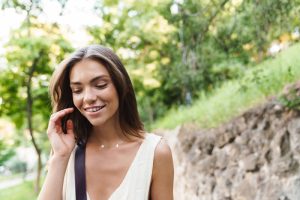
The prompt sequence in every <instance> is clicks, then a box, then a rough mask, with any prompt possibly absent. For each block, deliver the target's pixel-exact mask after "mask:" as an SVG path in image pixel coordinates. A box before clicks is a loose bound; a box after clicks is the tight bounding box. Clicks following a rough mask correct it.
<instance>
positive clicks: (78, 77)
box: [70, 59, 110, 82]
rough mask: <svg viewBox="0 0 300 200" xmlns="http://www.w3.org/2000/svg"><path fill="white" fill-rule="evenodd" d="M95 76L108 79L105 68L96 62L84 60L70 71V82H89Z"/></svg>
mask: <svg viewBox="0 0 300 200" xmlns="http://www.w3.org/2000/svg"><path fill="white" fill-rule="evenodd" d="M97 76H107V77H110V75H109V73H108V71H107V69H106V67H105V66H104V65H103V64H102V63H101V62H98V61H95V60H91V59H84V60H81V61H80V62H78V63H76V64H75V65H74V66H73V67H72V69H71V71H70V81H71V82H76V81H81V82H82V81H89V80H90V79H93V78H94V77H97Z"/></svg>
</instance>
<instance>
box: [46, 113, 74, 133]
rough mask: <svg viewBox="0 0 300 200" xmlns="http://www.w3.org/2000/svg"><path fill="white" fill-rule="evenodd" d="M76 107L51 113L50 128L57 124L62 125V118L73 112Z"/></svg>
mask: <svg viewBox="0 0 300 200" xmlns="http://www.w3.org/2000/svg"><path fill="white" fill-rule="evenodd" d="M73 111H74V108H66V109H63V110H60V111H58V112H56V113H54V114H52V115H51V117H50V120H49V125H48V129H54V128H55V126H56V125H59V126H61V122H60V119H61V118H62V117H64V116H66V115H67V114H69V113H72V112H73Z"/></svg>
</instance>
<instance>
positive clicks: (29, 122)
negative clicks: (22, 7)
mask: <svg viewBox="0 0 300 200" xmlns="http://www.w3.org/2000/svg"><path fill="white" fill-rule="evenodd" d="M40 53H41V52H40ZM38 60H39V58H35V59H34V61H33V63H32V65H31V67H30V70H29V73H28V81H27V83H26V92H27V110H26V111H27V125H28V130H29V133H30V137H31V142H32V144H33V146H34V149H35V151H36V154H37V157H38V160H37V164H38V165H37V176H36V181H35V188H34V190H35V192H36V193H38V192H39V190H40V178H41V170H42V160H41V149H40V148H39V147H38V144H37V143H36V140H35V137H34V133H33V126H32V104H33V99H32V91H31V80H32V77H33V73H34V71H35V68H36V65H37V63H38Z"/></svg>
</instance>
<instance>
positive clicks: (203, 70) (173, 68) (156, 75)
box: [88, 0, 300, 124]
mask: <svg viewBox="0 0 300 200" xmlns="http://www.w3.org/2000/svg"><path fill="white" fill-rule="evenodd" d="M124 2H126V3H124ZM104 4H105V7H103V6H102V4H101V3H99V2H98V4H96V6H95V10H96V12H97V13H98V14H99V16H101V17H102V19H103V22H102V24H101V25H99V26H94V27H89V28H88V32H89V33H90V34H91V35H92V37H93V42H96V43H100V44H103V45H107V46H110V47H112V48H113V49H114V50H115V51H116V52H117V53H118V54H119V55H120V56H121V57H122V59H123V61H124V63H125V66H126V67H127V68H128V70H129V72H130V75H131V77H132V79H133V82H134V86H135V90H136V91H137V96H138V101H139V104H140V108H141V109H140V110H141V115H142V116H143V119H144V120H146V121H147V122H149V123H150V124H151V122H152V121H153V120H155V119H157V118H158V117H161V116H162V115H163V113H164V112H165V110H167V109H169V108H171V107H173V106H177V105H184V104H185V103H186V97H187V95H188V94H191V96H192V97H193V98H197V97H199V94H200V93H201V91H206V92H209V91H211V90H212V89H213V88H215V87H217V86H219V85H220V84H222V83H223V82H224V81H227V80H233V79H236V78H238V77H239V76H240V75H241V74H242V73H244V71H246V69H247V68H251V66H252V65H253V63H258V62H260V61H262V60H263V59H265V58H267V50H268V48H269V46H270V44H271V43H272V41H274V40H281V36H282V35H284V34H287V33H290V32H291V31H293V30H294V28H295V27H297V26H299V25H300V21H299V20H298V15H297V10H298V9H299V5H300V2H299V1H293V0H285V1H281V0H267V1H263V2H259V3H256V2H255V1H248V0H246V1H229V0H214V1H206V0H205V1H194V0H186V1H171V0H164V1H159V3H157V1H150V0H143V1H113V2H107V1H104ZM172 10H173V11H172ZM291 22H292V23H291ZM161 27H162V28H161ZM252 76H254V77H252V78H251V77H249V79H253V80H252V81H257V83H258V82H259V81H262V79H265V77H261V76H262V75H260V72H259V71H258V72H257V74H256V75H255V73H253V75H252ZM149 82H151V83H152V84H147V83H149ZM261 87H264V86H261ZM268 87H269V86H266V87H265V88H261V89H262V90H265V91H266V92H267V91H268V90H269V88H268ZM149 97H150V98H149ZM152 97H153V98H152Z"/></svg>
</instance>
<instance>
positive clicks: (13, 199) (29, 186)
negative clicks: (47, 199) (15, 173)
mask: <svg viewBox="0 0 300 200" xmlns="http://www.w3.org/2000/svg"><path fill="white" fill-rule="evenodd" d="M36 198H37V196H36V195H35V193H34V190H33V183H32V181H30V182H27V181H26V182H24V183H22V184H20V185H18V186H15V187H10V188H7V189H3V190H0V199H3V200H4V199H7V200H33V199H36Z"/></svg>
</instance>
